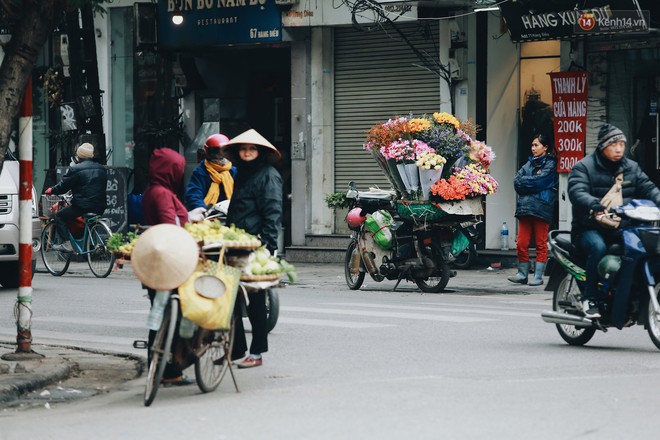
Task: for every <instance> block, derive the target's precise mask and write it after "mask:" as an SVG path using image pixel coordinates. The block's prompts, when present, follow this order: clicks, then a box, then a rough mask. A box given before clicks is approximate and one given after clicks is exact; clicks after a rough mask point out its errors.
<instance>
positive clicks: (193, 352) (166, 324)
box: [133, 291, 238, 406]
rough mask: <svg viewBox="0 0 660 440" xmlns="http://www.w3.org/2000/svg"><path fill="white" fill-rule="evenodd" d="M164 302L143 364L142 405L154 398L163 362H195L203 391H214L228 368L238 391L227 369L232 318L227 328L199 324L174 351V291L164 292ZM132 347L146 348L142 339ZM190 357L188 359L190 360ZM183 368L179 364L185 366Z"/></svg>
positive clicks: (176, 321) (176, 314)
mask: <svg viewBox="0 0 660 440" xmlns="http://www.w3.org/2000/svg"><path fill="white" fill-rule="evenodd" d="M166 294H167V295H168V300H167V305H166V307H165V312H164V315H163V319H162V321H161V324H160V327H159V328H158V330H157V331H156V336H155V337H154V340H153V343H152V345H151V354H150V359H149V363H148V365H147V383H146V386H145V390H144V405H145V406H150V405H151V403H152V402H153V401H154V399H155V398H156V394H157V393H158V388H159V386H160V384H161V380H162V379H163V373H164V371H165V366H166V365H167V364H168V363H169V362H176V363H177V364H179V366H180V367H185V368H187V367H188V366H190V364H192V363H194V364H195V381H196V383H197V386H198V387H199V389H200V390H201V391H202V392H203V393H210V392H212V391H214V390H215V389H216V388H217V387H218V385H220V382H221V381H222V379H223V378H224V376H225V374H226V373H227V370H229V371H230V373H231V376H232V380H233V382H234V387H235V388H236V391H237V392H238V385H237V384H236V378H235V377H234V373H233V371H232V370H231V365H230V363H231V361H230V356H231V347H232V345H233V342H234V326H233V322H232V325H231V327H230V329H229V330H206V329H203V328H201V327H199V328H198V329H197V330H196V331H195V333H194V334H193V337H192V338H190V339H184V338H180V339H179V343H178V345H177V353H173V352H172V343H173V341H174V335H175V332H177V331H178V330H179V325H178V324H179V322H180V319H179V317H180V313H179V295H178V294H177V293H175V291H168V292H166ZM133 346H134V347H135V348H147V347H146V346H145V345H144V341H135V342H134V343H133ZM191 360H192V362H191ZM185 368H182V370H183V369H185Z"/></svg>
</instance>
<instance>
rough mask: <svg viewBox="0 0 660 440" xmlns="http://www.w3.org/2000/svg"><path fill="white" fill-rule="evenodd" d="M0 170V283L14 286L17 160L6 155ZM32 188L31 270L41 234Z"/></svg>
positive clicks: (16, 260)
mask: <svg viewBox="0 0 660 440" xmlns="http://www.w3.org/2000/svg"><path fill="white" fill-rule="evenodd" d="M7 156H8V157H7V159H5V162H4V165H3V167H2V173H0V284H1V285H2V287H4V288H10V287H18V210H19V200H18V183H19V167H18V164H19V163H18V161H16V160H10V158H9V155H7ZM36 195H37V193H36V191H35V190H34V188H32V273H33V274H34V269H35V267H36V258H37V253H38V252H39V247H40V245H39V241H40V235H41V222H40V220H39V216H38V210H37V199H36Z"/></svg>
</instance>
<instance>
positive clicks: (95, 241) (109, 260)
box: [85, 221, 115, 278]
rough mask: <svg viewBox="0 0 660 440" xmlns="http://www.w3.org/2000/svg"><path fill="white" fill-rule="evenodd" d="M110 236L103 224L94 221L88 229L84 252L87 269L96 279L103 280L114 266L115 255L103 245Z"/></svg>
mask: <svg viewBox="0 0 660 440" xmlns="http://www.w3.org/2000/svg"><path fill="white" fill-rule="evenodd" d="M111 235H112V232H111V231H110V228H109V227H108V226H107V225H106V224H105V223H103V222H100V221H96V222H94V223H92V224H91V225H90V227H89V235H88V236H87V243H85V251H86V253H87V263H89V268H90V269H91V270H92V273H93V274H94V275H95V276H96V277H97V278H105V277H107V276H108V275H110V272H111V271H112V266H113V265H114V264H115V255H114V254H113V253H112V252H110V251H109V250H108V247H107V246H106V245H105V243H106V241H108V238H110V236H111Z"/></svg>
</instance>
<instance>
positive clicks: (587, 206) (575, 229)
mask: <svg viewBox="0 0 660 440" xmlns="http://www.w3.org/2000/svg"><path fill="white" fill-rule="evenodd" d="M625 149H626V137H625V136H624V134H623V132H622V131H621V130H619V129H618V128H616V127H615V126H613V125H610V124H605V125H603V126H601V127H600V130H599V132H598V148H596V151H594V152H593V153H591V154H589V155H588V156H586V157H585V158H584V159H582V160H581V161H579V162H578V163H577V164H575V166H574V167H573V169H572V170H571V173H570V174H569V175H568V196H569V198H570V200H571V203H572V205H573V222H572V224H571V238H572V240H573V243H575V244H576V246H577V247H578V248H579V249H581V250H582V251H583V252H584V253H585V255H587V261H586V267H585V270H586V273H587V280H586V282H585V286H584V290H583V292H582V300H583V302H582V308H583V312H584V314H585V316H586V317H587V318H599V317H600V313H599V312H598V307H597V306H596V304H595V303H594V300H595V298H596V289H597V286H598V275H597V268H598V262H599V261H600V260H601V258H603V256H605V254H606V252H607V243H608V242H612V240H614V239H615V237H616V230H612V229H606V228H604V227H603V226H601V225H600V224H599V223H598V222H596V221H595V220H594V218H595V217H596V216H598V215H602V214H604V213H605V207H604V206H603V205H601V203H600V201H601V199H602V198H603V196H604V195H605V194H607V192H608V191H609V190H610V188H611V187H612V185H614V182H615V179H616V176H617V175H619V174H620V173H623V184H622V195H623V203H624V204H626V203H628V202H630V200H631V199H633V198H637V199H649V200H652V201H653V202H655V204H656V205H660V190H659V189H658V187H656V186H655V184H654V183H653V182H652V181H651V180H650V179H649V177H648V176H647V175H646V174H644V172H643V171H642V169H641V168H640V166H639V165H638V164H637V162H635V161H633V160H631V159H628V158H626V157H624V153H625Z"/></svg>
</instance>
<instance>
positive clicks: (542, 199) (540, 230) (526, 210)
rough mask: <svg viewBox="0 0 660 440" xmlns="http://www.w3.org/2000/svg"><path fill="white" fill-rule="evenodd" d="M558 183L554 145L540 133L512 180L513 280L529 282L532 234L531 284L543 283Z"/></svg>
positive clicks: (511, 279)
mask: <svg viewBox="0 0 660 440" xmlns="http://www.w3.org/2000/svg"><path fill="white" fill-rule="evenodd" d="M558 185H559V177H558V175H557V158H556V157H555V154H554V148H553V147H552V145H551V144H550V143H549V142H548V139H547V137H546V136H545V135H542V134H538V135H536V136H535V137H534V140H533V141H532V155H531V156H530V157H529V160H528V161H527V163H526V164H525V165H523V166H522V168H520V170H518V173H517V174H516V177H515V178H514V179H513V187H514V189H515V190H516V193H518V201H517V203H516V218H517V219H518V238H517V239H516V253H517V255H518V273H516V274H515V275H514V276H512V277H509V278H508V280H509V281H511V282H512V283H517V284H527V278H528V276H529V268H530V262H529V246H530V244H531V241H532V236H533V237H534V241H535V243H536V265H535V268H534V278H533V279H532V281H530V282H529V285H530V286H540V285H541V284H543V271H544V270H545V265H546V262H547V261H548V231H549V229H550V223H551V222H552V220H553V218H554V211H555V205H556V204H557V187H558Z"/></svg>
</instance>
